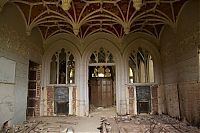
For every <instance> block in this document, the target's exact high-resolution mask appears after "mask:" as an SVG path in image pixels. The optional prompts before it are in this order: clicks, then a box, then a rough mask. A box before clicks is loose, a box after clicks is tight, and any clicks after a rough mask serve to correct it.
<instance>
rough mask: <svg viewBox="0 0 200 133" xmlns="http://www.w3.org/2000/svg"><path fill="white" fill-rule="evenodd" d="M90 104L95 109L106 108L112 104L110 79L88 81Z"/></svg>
mask: <svg viewBox="0 0 200 133" xmlns="http://www.w3.org/2000/svg"><path fill="white" fill-rule="evenodd" d="M90 104H93V105H94V106H96V107H108V106H111V105H112V104H113V88H112V79H111V78H92V79H91V80H90Z"/></svg>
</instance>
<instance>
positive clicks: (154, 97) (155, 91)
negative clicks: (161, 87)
mask: <svg viewBox="0 0 200 133" xmlns="http://www.w3.org/2000/svg"><path fill="white" fill-rule="evenodd" d="M151 90H152V91H151V92H152V112H153V114H158V85H155V86H152V88H151Z"/></svg>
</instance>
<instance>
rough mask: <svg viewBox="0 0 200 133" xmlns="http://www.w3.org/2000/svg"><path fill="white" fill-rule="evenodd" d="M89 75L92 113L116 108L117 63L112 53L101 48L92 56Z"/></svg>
mask: <svg viewBox="0 0 200 133" xmlns="http://www.w3.org/2000/svg"><path fill="white" fill-rule="evenodd" d="M88 69H89V71H88V72H89V74H88V80H89V82H88V88H89V91H88V93H89V107H90V112H91V111H92V110H93V109H94V108H98V107H104V108H107V107H111V106H115V105H116V104H115V101H116V100H115V99H116V98H115V95H116V88H115V83H116V82H115V81H116V76H115V75H116V74H115V62H114V59H113V55H112V53H110V51H108V50H106V49H104V48H103V47H100V48H99V49H98V50H96V51H94V52H93V53H92V54H91V56H90V61H89V67H88Z"/></svg>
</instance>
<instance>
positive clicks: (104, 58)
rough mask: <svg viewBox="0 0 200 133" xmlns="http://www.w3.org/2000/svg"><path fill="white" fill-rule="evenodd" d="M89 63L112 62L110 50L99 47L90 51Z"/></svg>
mask: <svg viewBox="0 0 200 133" xmlns="http://www.w3.org/2000/svg"><path fill="white" fill-rule="evenodd" d="M90 63H114V60H113V55H112V53H110V51H106V50H105V49H104V48H102V47H101V48H100V49H99V50H98V51H94V52H93V53H92V55H91V56H90Z"/></svg>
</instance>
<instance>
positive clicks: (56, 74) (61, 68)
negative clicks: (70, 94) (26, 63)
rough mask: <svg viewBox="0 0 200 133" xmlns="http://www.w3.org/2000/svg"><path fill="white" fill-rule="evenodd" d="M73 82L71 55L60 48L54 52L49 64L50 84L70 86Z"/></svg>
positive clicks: (73, 73)
mask: <svg viewBox="0 0 200 133" xmlns="http://www.w3.org/2000/svg"><path fill="white" fill-rule="evenodd" d="M74 82H75V61H74V56H73V54H72V53H71V52H70V51H68V52H66V50H65V49H64V48H62V49H61V50H60V51H57V52H55V54H54V55H53V56H52V58H51V63H50V84H72V83H74Z"/></svg>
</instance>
